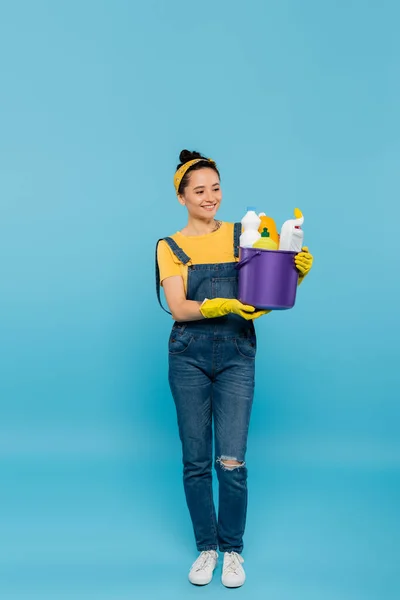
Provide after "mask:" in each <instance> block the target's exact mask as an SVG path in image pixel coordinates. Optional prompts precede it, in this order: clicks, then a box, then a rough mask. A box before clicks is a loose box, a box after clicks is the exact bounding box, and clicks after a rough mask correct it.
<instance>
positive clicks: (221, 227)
mask: <svg viewBox="0 0 400 600" xmlns="http://www.w3.org/2000/svg"><path fill="white" fill-rule="evenodd" d="M180 161H181V162H180V164H179V165H178V167H177V171H176V173H175V176H174V186H175V191H176V194H177V197H178V201H179V202H180V204H181V205H182V206H185V207H186V209H187V212H188V223H187V225H186V227H184V228H183V229H182V230H181V231H179V232H177V233H175V234H174V235H173V236H171V237H168V238H164V239H163V240H159V243H158V244H157V261H156V271H157V293H158V298H159V300H160V288H159V285H160V283H161V284H162V286H163V288H164V292H165V297H166V300H167V303H168V306H169V308H170V311H171V314H172V317H173V319H174V320H175V323H174V325H173V327H172V332H171V335H170V338H169V384H170V388H171V392H172V395H173V398H174V401H175V405H176V411H177V417H178V427H179V435H180V439H181V442H182V454H183V457H182V458H183V465H184V468H183V481H184V489H185V495H186V501H187V505H188V508H189V512H190V516H191V519H192V523H193V529H194V534H195V539H196V545H197V549H198V551H199V552H200V555H199V557H198V558H197V560H196V561H195V562H194V563H193V565H192V567H191V570H190V572H189V581H190V582H191V583H193V584H196V585H205V584H207V583H209V582H210V581H211V579H212V576H213V571H214V569H215V567H216V565H217V559H218V554H217V548H219V550H220V551H221V552H223V553H224V560H223V570H222V583H223V584H224V585H225V586H226V587H239V586H241V585H243V583H244V581H245V572H244V569H243V558H242V556H241V553H242V550H243V534H244V530H245V523H246V510H247V468H246V463H245V455H246V447H247V434H248V428H249V421H250V413H251V407H252V402H253V392H254V363H255V360H254V359H255V356H256V335H255V329H254V323H253V321H254V319H256V318H258V317H260V316H261V315H263V314H266V312H267V311H257V310H255V309H254V307H252V306H246V305H243V304H242V303H241V302H239V301H238V300H237V299H236V298H237V271H236V269H235V264H236V262H237V261H238V257H239V236H240V233H241V225H240V223H236V224H233V223H223V222H221V221H218V220H216V218H215V216H216V213H217V211H218V208H219V206H220V203H221V200H222V192H221V185H220V176H219V171H218V169H217V166H216V164H215V162H214V161H212V160H211V159H208V158H205V157H203V156H201V155H200V154H199V153H198V152H189V151H187V150H183V151H182V152H181V154H180ZM312 260H313V259H312V256H311V254H309V253H308V251H307V248H303V251H302V252H301V253H299V254H298V255H297V256H296V257H295V261H296V266H297V268H298V270H299V272H300V276H299V280H302V278H303V277H304V275H305V274H306V273H307V272H308V271H309V270H310V268H311V265H312ZM160 304H161V302H160ZM212 419H213V420H214V444H215V469H216V472H217V476H218V482H219V509H218V518H217V515H216V511H215V507H214V501H213V494H212V466H213V440H212Z"/></svg>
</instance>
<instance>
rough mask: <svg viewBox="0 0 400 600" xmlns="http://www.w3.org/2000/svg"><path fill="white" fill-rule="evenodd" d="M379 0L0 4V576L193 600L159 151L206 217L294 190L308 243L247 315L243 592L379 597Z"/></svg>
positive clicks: (386, 82)
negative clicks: (186, 172)
mask: <svg viewBox="0 0 400 600" xmlns="http://www.w3.org/2000/svg"><path fill="white" fill-rule="evenodd" d="M399 18H400V9H399V4H398V3H397V2H395V1H394V0H393V1H390V0H387V1H384V0H382V1H380V2H369V3H367V2H363V1H361V0H352V1H350V0H346V1H345V0H342V1H336V2H333V1H326V2H318V1H317V0H314V1H312V0H304V1H303V2H297V1H296V0H279V2H278V1H266V0H264V1H261V0H260V1H256V0H249V1H248V2H247V3H245V4H243V3H239V2H231V1H230V2H228V1H225V0H224V1H222V0H220V1H218V2H211V1H210V0H203V1H202V2H197V3H194V2H192V3H188V2H184V1H183V0H182V1H181V0H174V1H169V2H162V1H160V0H158V1H157V0H152V1H150V0H149V1H147V2H141V3H139V2H134V1H132V2H129V1H128V0H125V1H123V0H116V1H114V2H111V1H105V0H103V1H96V2H94V1H89V0H84V1H82V0H80V1H79V2H78V1H77V0H73V1H69V2H60V1H59V2H50V1H44V0H37V1H36V2H28V1H18V0H16V1H15V2H12V3H11V2H8V3H6V2H2V3H1V17H0V72H1V95H0V202H1V212H0V251H1V298H0V368H1V376H0V398H1V404H0V414H1V419H0V465H1V466H0V470H1V517H0V535H1V545H0V592H1V595H2V597H4V598H7V600H14V599H17V598H18V599H19V598H30V599H31V598H40V600H45V599H47V598H49V599H52V600H53V599H54V598H57V600H62V599H64V598H74V599H77V598H78V599H80V598H83V599H85V600H86V599H91V598H96V600H103V599H107V600H108V599H110V600H122V599H124V600H125V599H128V598H129V599H130V598H143V597H146V598H147V597H149V598H174V599H175V598H185V599H186V598H191V597H194V596H195V595H202V596H204V597H207V598H216V597H220V595H222V594H225V593H229V592H228V591H227V590H226V589H225V588H223V586H222V584H221V582H220V571H218V572H217V573H216V575H215V578H214V580H213V582H212V583H211V585H209V586H208V587H207V588H204V589H201V590H199V589H197V588H194V587H192V586H190V584H189V583H188V582H187V572H188V569H189V567H190V565H191V563H192V561H193V560H194V559H195V557H196V555H197V553H196V550H195V545H194V540H193V534H192V530H191V524H190V521H189V516H188V513H187V509H186V504H185V501H184V495H183V488H182V482H181V462H180V461H181V458H180V443H179V439H178V433H177V426H176V417H175V409H174V406H173V402H172V400H171V398H170V394H169V389H168V384H167V371H166V369H167V346H166V343H167V337H168V333H169V329H170V327H171V320H170V318H169V316H168V315H166V314H165V313H163V312H162V311H161V310H160V309H159V308H158V306H157V303H156V298H155V292H154V275H153V268H154V267H153V260H154V258H153V253H154V246H155V242H156V240H157V239H158V237H161V236H164V235H168V234H170V233H173V232H175V231H176V230H177V229H179V228H181V227H182V226H183V225H184V224H185V213H184V211H183V209H182V207H180V206H179V205H178V203H177V202H176V199H175V197H174V193H173V187H172V176H173V172H174V169H175V166H176V164H177V162H178V155H179V151H180V150H181V149H182V148H185V147H187V148H189V149H197V150H199V151H201V152H203V153H205V154H207V155H209V156H211V157H212V158H214V159H215V160H216V161H217V162H218V165H219V167H220V170H221V174H222V184H223V191H224V202H223V206H222V207H221V211H220V217H221V218H223V219H225V220H230V221H233V220H237V219H240V218H241V217H242V215H243V213H244V210H245V208H246V206H247V205H249V204H252V205H253V204H255V205H256V206H257V207H258V209H259V210H264V211H265V212H267V214H269V215H271V216H273V217H274V218H275V219H276V221H277V223H278V224H279V225H280V224H281V223H282V222H283V221H284V220H286V219H287V218H290V217H291V215H292V211H293V208H294V207H295V206H299V207H300V208H301V209H302V210H303V212H304V215H305V224H304V229H305V236H306V238H305V241H306V243H307V244H308V245H309V247H310V250H311V251H312V253H313V254H314V256H315V263H314V268H313V271H312V273H311V274H310V276H309V278H308V280H306V281H305V282H304V284H303V285H302V286H301V288H300V289H299V294H298V301H297V303H296V306H295V308H294V309H293V310H292V311H287V312H285V313H280V314H273V315H269V316H268V317H265V318H263V319H261V320H260V321H259V322H258V338H259V352H258V357H257V373H258V377H257V392H256V397H255V404H254V411H253V416H252V423H251V429H250V437H249V450H248V457H247V459H248V466H249V486H250V497H249V513H248V526H247V532H246V538H245V551H244V557H245V561H246V562H245V567H246V571H247V577H248V580H247V582H246V584H245V586H244V587H243V588H242V589H241V590H240V591H238V592H237V593H239V594H240V595H241V597H243V598H252V599H259V598H260V599H261V598H279V600H286V599H292V598H296V599H297V600H303V599H307V600H320V599H321V598H324V600H330V599H335V600H336V599H338V598H340V599H341V600H358V599H360V600H361V599H362V600H368V599H377V600H378V599H379V600H381V599H383V598H384V599H385V600H391V599H393V600H394V599H395V598H396V599H398V598H399V595H400V584H399V580H398V565H399V556H400V549H399V534H400V525H399V509H398V507H399V501H400V476H399V466H400V442H399V434H398V430H399V417H400V411H399V385H400V377H399V345H398V339H399V334H400V324H399V310H398V306H399V287H400V284H399V281H400V277H399V268H398V237H399V234H398V231H399V226H398V221H399V208H398V189H399V183H400V181H399V179H400V177H399V173H400V170H399V159H400V119H399V105H400V79H399V60H400V37H399V34H398V23H399Z"/></svg>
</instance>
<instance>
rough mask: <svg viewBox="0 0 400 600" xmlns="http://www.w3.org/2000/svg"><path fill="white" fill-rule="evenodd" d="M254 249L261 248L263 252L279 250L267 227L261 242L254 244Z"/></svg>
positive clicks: (262, 234)
mask: <svg viewBox="0 0 400 600" xmlns="http://www.w3.org/2000/svg"><path fill="white" fill-rule="evenodd" d="M253 248H261V249H262V250H277V249H278V244H277V243H276V242H274V240H273V239H272V238H271V236H270V235H269V231H268V229H267V227H264V229H263V231H262V233H261V237H260V239H259V240H257V241H256V242H254V244H253Z"/></svg>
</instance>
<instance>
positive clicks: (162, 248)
mask: <svg viewBox="0 0 400 600" xmlns="http://www.w3.org/2000/svg"><path fill="white" fill-rule="evenodd" d="M157 260H158V268H159V269H160V281H161V283H162V282H163V280H164V279H166V278H167V277H173V276H174V275H181V269H180V264H181V263H180V262H179V260H178V259H177V257H176V256H175V254H174V253H173V252H172V250H171V248H170V247H169V246H168V244H167V242H165V241H164V240H161V242H160V243H159V244H158V248H157Z"/></svg>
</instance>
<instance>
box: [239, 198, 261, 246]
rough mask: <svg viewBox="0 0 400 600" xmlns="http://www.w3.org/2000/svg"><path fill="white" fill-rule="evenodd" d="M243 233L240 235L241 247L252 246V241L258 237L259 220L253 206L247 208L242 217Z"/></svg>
mask: <svg viewBox="0 0 400 600" xmlns="http://www.w3.org/2000/svg"><path fill="white" fill-rule="evenodd" d="M241 222H242V226H243V233H242V235H241V236H240V242H239V243H240V246H241V247H242V248H252V246H253V244H254V242H256V241H257V240H258V239H259V238H260V232H259V231H258V228H259V226H260V223H261V220H260V218H259V217H258V215H257V213H256V209H255V208H254V207H253V206H249V207H248V208H247V212H246V214H245V215H244V217H243V219H242V221H241Z"/></svg>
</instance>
